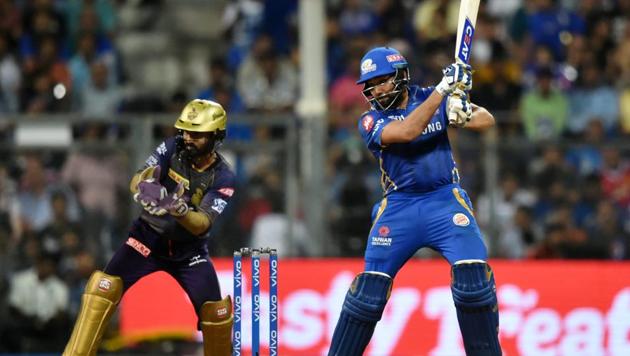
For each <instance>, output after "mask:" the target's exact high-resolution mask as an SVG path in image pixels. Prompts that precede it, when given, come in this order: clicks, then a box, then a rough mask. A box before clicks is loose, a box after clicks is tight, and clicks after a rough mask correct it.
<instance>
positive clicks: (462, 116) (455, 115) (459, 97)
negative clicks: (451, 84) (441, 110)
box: [446, 89, 472, 127]
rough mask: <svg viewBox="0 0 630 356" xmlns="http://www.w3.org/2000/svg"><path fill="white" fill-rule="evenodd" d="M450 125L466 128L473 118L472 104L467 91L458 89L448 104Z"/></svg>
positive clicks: (450, 97)
mask: <svg viewBox="0 0 630 356" xmlns="http://www.w3.org/2000/svg"><path fill="white" fill-rule="evenodd" d="M446 109H447V111H448V124H449V126H452V127H465V126H466V125H467V124H468V123H469V122H470V119H471V118H472V104H471V103H470V98H469V97H468V94H466V92H465V91H463V90H460V89H456V90H455V91H454V92H453V94H451V95H450V96H449V97H448V99H447V102H446Z"/></svg>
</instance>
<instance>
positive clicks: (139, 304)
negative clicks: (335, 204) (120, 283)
mask: <svg viewBox="0 0 630 356" xmlns="http://www.w3.org/2000/svg"><path fill="white" fill-rule="evenodd" d="M214 262H215V265H216V268H217V271H218V273H219V278H220V281H221V286H222V290H223V293H224V294H226V293H227V294H232V262H231V260H228V259H219V260H215V261H214ZM265 265H266V264H264V265H263V267H265ZM491 265H492V267H493V269H494V271H495V278H496V281H497V293H498V297H499V308H500V318H501V321H500V324H501V325H500V337H501V344H502V347H503V348H504V354H505V355H550V356H551V355H571V356H573V355H610V356H613V355H630V263H616V262H568V261H545V262H542V261H541V262H538V261H523V262H520V261H519V262H516V261H514V262H512V261H493V262H491ZM279 266H280V267H279V297H280V323H279V337H280V354H281V355H301V356H304V355H321V354H325V351H326V350H327V349H328V346H329V344H330V339H331V337H332V332H333V330H334V327H335V323H336V321H337V318H338V316H339V311H340V309H341V305H342V302H343V298H344V296H345V293H346V291H347V288H348V286H349V285H350V282H351V281H352V278H353V277H354V276H355V274H356V273H358V272H360V271H361V270H362V267H363V262H362V261H361V260H358V259H325V260H324V259H317V260H303V259H300V260H281V261H280V264H279ZM263 270H264V268H263ZM245 274H246V276H248V275H249V273H248V271H247V269H246V271H245ZM449 278H450V274H449V267H448V264H447V263H446V262H444V261H438V260H432V261H424V260H418V261H411V262H409V263H408V264H407V265H406V266H405V267H404V268H403V270H402V271H401V272H400V273H399V275H398V276H397V277H396V280H395V283H394V289H393V290H392V294H391V297H390V299H389V303H388V305H387V308H386V309H385V312H384V314H383V318H382V320H381V321H380V322H379V324H378V325H377V328H376V330H375V332H374V336H373V338H372V342H371V343H370V346H369V347H368V350H367V352H366V355H432V356H458V355H462V356H463V355H464V351H463V348H462V345H461V336H460V334H459V328H458V324H457V318H456V315H455V309H454V307H453V301H452V298H451V294H450V288H449ZM261 280H263V281H264V282H263V286H262V287H263V288H262V290H263V293H262V295H261V298H262V304H263V308H262V315H263V318H262V323H261V332H262V335H261V338H260V339H261V344H262V345H263V346H266V343H267V340H268V337H267V335H268V328H267V320H268V319H266V316H267V315H268V313H267V309H266V307H267V301H268V293H267V291H268V289H267V282H268V281H267V280H266V274H264V273H263V275H262V278H261ZM249 291H250V289H249V283H247V280H246V281H245V290H244V291H243V296H244V298H243V319H244V320H243V334H244V338H243V344H244V346H245V349H247V348H248V347H249V345H250V343H251V333H250V332H248V331H249V328H250V327H251V317H250V310H251V309H250V305H251V303H250V300H251V299H250V298H249V293H250V292H249ZM120 312H121V315H120V317H121V333H122V336H123V337H124V338H126V339H127V340H137V339H141V338H144V337H155V336H156V335H159V334H171V335H172V334H180V335H181V334H184V335H190V337H198V335H197V332H196V330H195V325H196V318H195V315H194V312H193V309H192V306H191V305H190V302H189V301H188V299H187V298H186V295H185V294H184V292H183V291H182V290H181V289H180V287H179V286H178V285H177V284H176V283H175V282H174V280H172V279H171V278H170V277H169V276H168V275H166V274H164V273H157V274H154V275H151V276H149V277H148V278H145V279H144V280H142V281H140V282H139V283H138V284H137V285H135V286H134V287H133V288H131V289H130V290H129V292H128V293H127V294H126V295H125V297H124V299H123V301H122V304H121V307H120Z"/></svg>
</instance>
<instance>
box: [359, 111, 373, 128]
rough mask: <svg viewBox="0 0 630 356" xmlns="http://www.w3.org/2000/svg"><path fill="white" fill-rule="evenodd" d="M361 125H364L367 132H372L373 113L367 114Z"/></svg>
mask: <svg viewBox="0 0 630 356" xmlns="http://www.w3.org/2000/svg"><path fill="white" fill-rule="evenodd" d="M361 125H363V129H364V130H365V132H370V131H371V130H372V127H374V118H372V115H365V116H364V117H363V121H361Z"/></svg>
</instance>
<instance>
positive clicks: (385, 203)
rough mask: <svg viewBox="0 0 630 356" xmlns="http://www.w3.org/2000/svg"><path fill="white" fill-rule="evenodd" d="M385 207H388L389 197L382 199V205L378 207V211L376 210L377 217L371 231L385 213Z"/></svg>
mask: <svg viewBox="0 0 630 356" xmlns="http://www.w3.org/2000/svg"><path fill="white" fill-rule="evenodd" d="M385 208H387V197H385V198H383V200H381V205H380V206H379V207H378V211H377V212H376V217H375V218H374V221H373V222H372V226H371V227H370V232H372V229H373V228H374V225H376V223H377V222H378V219H380V218H381V215H383V212H384V211H385Z"/></svg>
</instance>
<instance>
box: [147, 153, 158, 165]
mask: <svg viewBox="0 0 630 356" xmlns="http://www.w3.org/2000/svg"><path fill="white" fill-rule="evenodd" d="M144 163H145V164H146V165H147V166H148V167H153V166H157V164H158V159H157V157H155V156H154V155H151V156H149V158H147V160H146V161H145V162H144Z"/></svg>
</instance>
